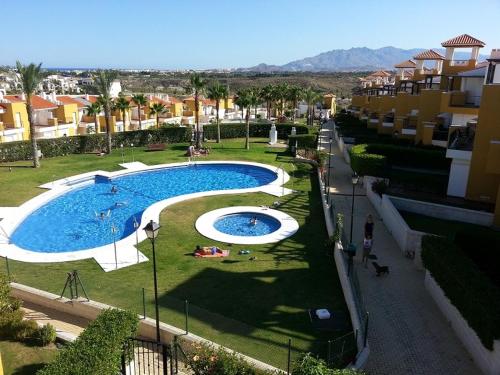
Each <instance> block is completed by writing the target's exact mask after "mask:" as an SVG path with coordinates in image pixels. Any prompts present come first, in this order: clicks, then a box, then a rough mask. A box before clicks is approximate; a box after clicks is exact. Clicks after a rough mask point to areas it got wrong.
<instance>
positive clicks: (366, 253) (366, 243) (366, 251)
mask: <svg viewBox="0 0 500 375" xmlns="http://www.w3.org/2000/svg"><path fill="white" fill-rule="evenodd" d="M372 246H373V240H372V238H371V236H368V237H367V236H365V239H364V240H363V259H361V263H364V264H365V268H368V259H369V257H370V253H371V252H372Z"/></svg>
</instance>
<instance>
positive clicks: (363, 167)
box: [349, 144, 387, 177]
mask: <svg viewBox="0 0 500 375" xmlns="http://www.w3.org/2000/svg"><path fill="white" fill-rule="evenodd" d="M367 146H368V145H364V144H363V145H356V146H353V147H351V148H350V149H349V156H350V158H351V168H352V169H353V171H355V172H356V173H357V174H359V175H360V176H376V177H385V176H386V175H387V158H386V157H385V156H383V155H377V154H370V153H368V152H367Z"/></svg>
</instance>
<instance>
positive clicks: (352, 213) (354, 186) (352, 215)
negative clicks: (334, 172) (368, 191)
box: [349, 173, 359, 243]
mask: <svg viewBox="0 0 500 375" xmlns="http://www.w3.org/2000/svg"><path fill="white" fill-rule="evenodd" d="M358 181H359V176H358V175H357V174H356V173H354V174H353V175H352V205H351V236H350V240H349V241H350V243H352V229H353V226H354V193H355V189H356V185H357V183H358Z"/></svg>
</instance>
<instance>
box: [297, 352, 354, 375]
mask: <svg viewBox="0 0 500 375" xmlns="http://www.w3.org/2000/svg"><path fill="white" fill-rule="evenodd" d="M292 374H293V375H361V374H362V372H359V371H356V370H352V369H331V368H329V367H328V366H327V365H326V363H325V361H323V360H322V359H319V358H316V357H313V356H312V355H311V353H307V354H304V355H302V356H301V357H300V358H299V359H298V360H297V361H295V362H294V364H293V370H292Z"/></svg>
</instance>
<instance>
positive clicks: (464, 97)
mask: <svg viewBox="0 0 500 375" xmlns="http://www.w3.org/2000/svg"><path fill="white" fill-rule="evenodd" d="M449 95H450V101H449V106H450V107H461V108H479V104H480V103H481V95H471V94H470V93H468V92H466V91H454V92H451V93H449Z"/></svg>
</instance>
